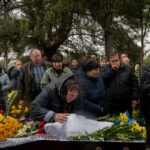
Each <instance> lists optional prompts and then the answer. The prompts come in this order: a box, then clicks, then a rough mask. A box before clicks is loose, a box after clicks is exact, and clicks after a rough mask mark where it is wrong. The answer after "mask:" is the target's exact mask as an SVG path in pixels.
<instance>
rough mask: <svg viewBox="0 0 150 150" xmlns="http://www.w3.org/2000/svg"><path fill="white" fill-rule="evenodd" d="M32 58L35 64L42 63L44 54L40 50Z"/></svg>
mask: <svg viewBox="0 0 150 150" xmlns="http://www.w3.org/2000/svg"><path fill="white" fill-rule="evenodd" d="M31 60H32V62H33V63H34V64H35V65H40V63H41V61H42V56H41V52H40V51H35V52H33V53H32V55H31Z"/></svg>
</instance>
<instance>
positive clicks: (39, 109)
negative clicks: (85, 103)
mask: <svg viewBox="0 0 150 150" xmlns="http://www.w3.org/2000/svg"><path fill="white" fill-rule="evenodd" d="M80 90H81V89H80V85H79V83H78V82H77V81H76V80H75V79H74V76H73V74H72V73H71V74H66V75H65V76H63V77H61V78H60V79H59V80H57V81H56V82H51V83H49V84H48V85H47V86H46V87H45V88H44V89H43V90H42V92H41V93H40V94H39V95H38V96H37V97H36V98H35V100H34V101H33V102H32V103H31V106H30V109H29V112H30V116H31V118H32V119H34V120H39V121H45V122H61V123H63V122H65V121H66V120H67V119H68V116H69V113H72V112H79V111H81V109H82V101H80V100H79V99H78V96H79V95H80Z"/></svg>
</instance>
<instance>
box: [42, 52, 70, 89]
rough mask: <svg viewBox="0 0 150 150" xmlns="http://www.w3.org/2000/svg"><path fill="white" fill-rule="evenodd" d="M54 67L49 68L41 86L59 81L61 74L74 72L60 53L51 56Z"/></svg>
mask: <svg viewBox="0 0 150 150" xmlns="http://www.w3.org/2000/svg"><path fill="white" fill-rule="evenodd" d="M51 60H52V67H50V68H48V69H47V70H46V71H45V72H44V75H43V78H42V80H41V88H43V87H45V86H46V85H47V84H48V83H50V82H51V81H57V79H58V78H60V77H61V76H63V75H65V74H67V73H72V72H71V70H70V69H69V68H68V67H66V66H64V65H63V63H62V60H63V57H62V55H60V54H54V55H53V56H52V58H51Z"/></svg>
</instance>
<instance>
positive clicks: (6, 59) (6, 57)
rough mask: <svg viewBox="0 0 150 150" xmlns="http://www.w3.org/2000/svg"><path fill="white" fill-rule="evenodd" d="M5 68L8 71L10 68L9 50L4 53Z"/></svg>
mask: <svg viewBox="0 0 150 150" xmlns="http://www.w3.org/2000/svg"><path fill="white" fill-rule="evenodd" d="M4 67H5V68H6V69H7V68H8V53H7V50H5V52H4Z"/></svg>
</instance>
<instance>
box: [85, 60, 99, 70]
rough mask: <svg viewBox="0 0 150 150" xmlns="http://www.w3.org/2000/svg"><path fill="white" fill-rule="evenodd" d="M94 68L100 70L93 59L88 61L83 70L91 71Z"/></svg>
mask: <svg viewBox="0 0 150 150" xmlns="http://www.w3.org/2000/svg"><path fill="white" fill-rule="evenodd" d="M96 68H100V65H99V63H98V61H97V60H95V59H88V60H87V61H86V62H85V63H84V65H83V70H84V71H85V72H88V71H91V70H93V69H96Z"/></svg>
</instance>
